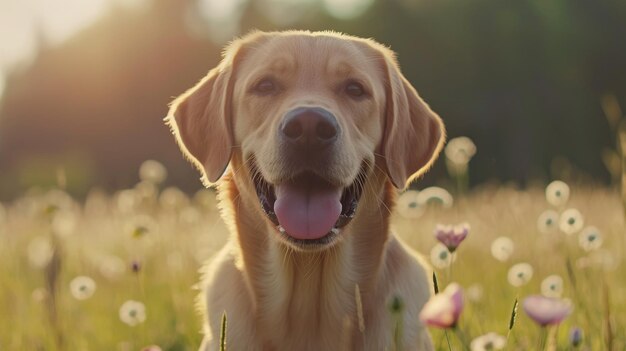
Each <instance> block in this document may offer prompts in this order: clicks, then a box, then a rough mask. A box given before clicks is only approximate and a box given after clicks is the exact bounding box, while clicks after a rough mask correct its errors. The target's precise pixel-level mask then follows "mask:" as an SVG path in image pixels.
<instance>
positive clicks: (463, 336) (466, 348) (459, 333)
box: [452, 325, 469, 351]
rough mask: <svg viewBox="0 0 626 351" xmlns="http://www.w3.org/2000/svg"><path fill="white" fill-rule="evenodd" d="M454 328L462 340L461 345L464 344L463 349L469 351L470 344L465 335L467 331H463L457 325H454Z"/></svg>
mask: <svg viewBox="0 0 626 351" xmlns="http://www.w3.org/2000/svg"><path fill="white" fill-rule="evenodd" d="M452 330H454V333H455V334H456V337H457V338H458V339H459V341H460V342H461V345H463V350H467V351H469V346H468V343H467V338H466V337H465V333H463V331H462V330H461V328H459V327H458V325H457V326H454V327H453V328H452Z"/></svg>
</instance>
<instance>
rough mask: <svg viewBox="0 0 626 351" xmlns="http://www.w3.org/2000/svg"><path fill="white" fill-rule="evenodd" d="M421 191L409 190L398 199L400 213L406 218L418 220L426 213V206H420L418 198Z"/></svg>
mask: <svg viewBox="0 0 626 351" xmlns="http://www.w3.org/2000/svg"><path fill="white" fill-rule="evenodd" d="M418 196H419V191H417V190H407V191H405V192H404V193H402V195H400V197H399V198H398V206H397V208H398V212H399V213H400V215H402V217H404V218H409V219H412V218H418V217H419V216H421V215H422V214H423V213H424V206H422V205H420V203H419V202H418V200H417V198H418Z"/></svg>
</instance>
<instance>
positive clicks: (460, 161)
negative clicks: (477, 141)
mask: <svg viewBox="0 0 626 351" xmlns="http://www.w3.org/2000/svg"><path fill="white" fill-rule="evenodd" d="M444 153H445V155H446V165H447V166H448V169H449V170H450V173H452V174H462V173H465V172H466V171H467V164H468V163H469V161H470V160H471V159H472V157H473V156H474V155H475V154H476V145H474V142H472V140H471V139H470V138H468V137H458V138H453V139H450V141H448V144H447V145H446V148H445V150H444Z"/></svg>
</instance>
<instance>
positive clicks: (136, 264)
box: [130, 260, 141, 273]
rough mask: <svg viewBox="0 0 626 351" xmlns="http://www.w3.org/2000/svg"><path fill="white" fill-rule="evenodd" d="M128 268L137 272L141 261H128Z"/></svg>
mask: <svg viewBox="0 0 626 351" xmlns="http://www.w3.org/2000/svg"><path fill="white" fill-rule="evenodd" d="M130 269H131V270H132V271H133V273H139V271H140V270H141V262H139V261H137V260H133V261H132V262H131V263H130Z"/></svg>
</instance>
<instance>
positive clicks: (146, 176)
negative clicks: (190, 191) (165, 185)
mask: <svg viewBox="0 0 626 351" xmlns="http://www.w3.org/2000/svg"><path fill="white" fill-rule="evenodd" d="M139 178H140V179H141V180H143V181H148V182H151V183H153V184H161V183H162V182H163V181H164V180H165V179H166V178H167V169H165V166H163V164H161V163H160V162H158V161H155V160H147V161H144V162H143V163H142V164H141V166H140V167H139Z"/></svg>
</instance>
